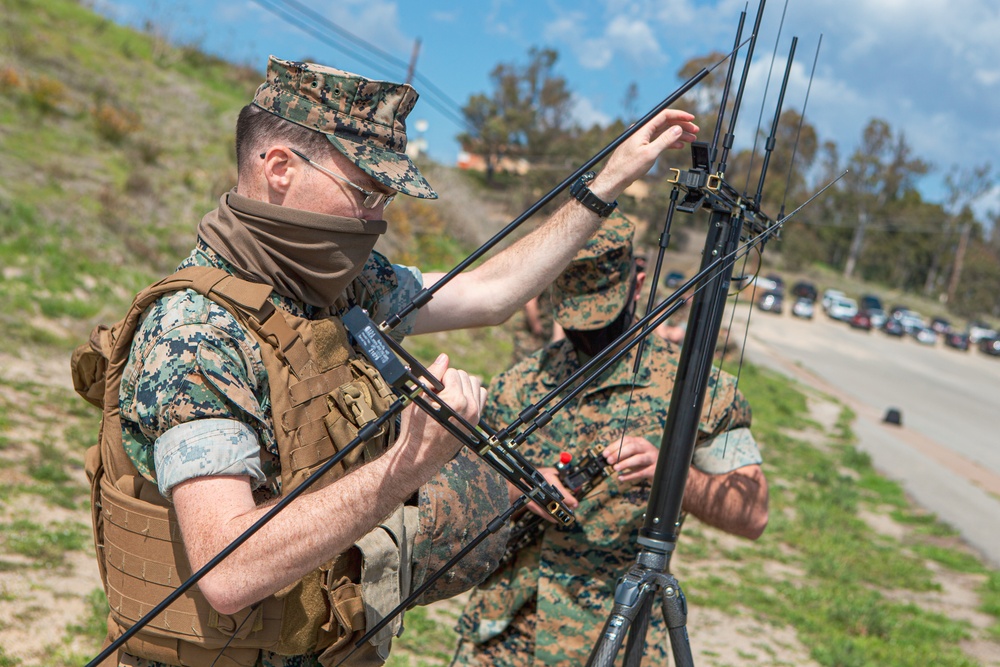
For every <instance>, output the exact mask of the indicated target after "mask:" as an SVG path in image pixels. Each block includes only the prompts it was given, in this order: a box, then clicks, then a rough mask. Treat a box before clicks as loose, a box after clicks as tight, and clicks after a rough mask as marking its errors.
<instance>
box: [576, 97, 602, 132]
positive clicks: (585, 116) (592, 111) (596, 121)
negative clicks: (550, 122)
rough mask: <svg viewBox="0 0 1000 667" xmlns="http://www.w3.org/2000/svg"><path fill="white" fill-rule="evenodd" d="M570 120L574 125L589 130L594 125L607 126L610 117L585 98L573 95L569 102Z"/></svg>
mask: <svg viewBox="0 0 1000 667" xmlns="http://www.w3.org/2000/svg"><path fill="white" fill-rule="evenodd" d="M569 115H570V120H571V122H572V123H573V124H574V125H578V126H580V127H583V128H589V127H592V126H594V125H607V124H608V123H610V122H611V120H612V119H611V117H610V116H608V114H606V113H604V112H603V111H601V110H600V109H598V108H597V107H596V106H594V104H593V102H591V101H590V99H588V98H586V97H581V96H579V95H575V94H574V95H573V98H572V100H571V101H570V112H569Z"/></svg>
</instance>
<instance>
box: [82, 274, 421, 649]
mask: <svg viewBox="0 0 1000 667" xmlns="http://www.w3.org/2000/svg"><path fill="white" fill-rule="evenodd" d="M185 289H191V290H194V291H196V292H198V293H200V294H202V295H204V296H206V297H207V298H209V299H211V300H212V301H213V302H215V303H216V304H218V305H219V306H220V307H222V308H224V309H226V310H227V311H228V312H229V313H230V314H232V315H233V316H234V317H235V318H236V319H237V321H239V322H240V323H241V324H242V325H243V326H244V327H245V328H246V329H247V330H248V331H249V332H252V334H253V335H254V337H255V338H256V339H257V340H258V342H259V344H260V351H261V358H262V361H263V362H264V367H265V370H266V371H267V375H268V383H269V384H270V387H271V392H270V398H271V410H272V416H273V422H274V430H275V438H276V440H277V444H278V452H279V458H280V462H281V483H282V490H283V491H284V492H287V491H290V490H291V489H293V488H295V487H296V486H298V485H299V484H301V483H302V482H303V481H304V480H305V479H307V478H309V477H310V476H311V475H312V474H313V472H314V471H315V469H316V468H317V467H319V466H320V465H322V464H323V463H324V462H325V461H326V460H328V459H329V458H330V457H331V456H332V455H333V454H335V453H336V452H337V451H338V450H339V448H341V447H343V446H344V445H346V444H347V443H348V442H350V441H351V440H353V439H354V437H355V436H356V435H357V432H358V430H359V429H360V428H361V427H362V426H364V424H366V423H367V422H369V421H371V420H372V419H375V418H377V416H378V415H380V414H382V413H384V412H385V410H386V409H387V407H388V405H389V403H390V402H391V400H392V392H391V389H390V388H389V387H388V386H387V385H385V383H384V382H383V381H382V378H381V377H380V376H379V375H378V373H377V372H376V371H375V370H374V369H373V368H372V367H371V366H370V365H369V364H367V362H365V361H364V360H362V359H360V358H357V356H356V355H355V353H354V352H353V350H352V349H351V347H350V345H349V342H348V338H347V333H346V331H345V330H344V328H343V325H342V324H341V323H340V322H339V320H337V319H335V318H327V319H320V320H312V321H310V320H305V319H303V318H299V317H295V316H292V315H289V314H287V313H285V312H284V311H281V310H278V309H277V308H275V307H274V305H273V304H272V303H271V301H270V298H269V297H270V294H271V288H270V287H269V286H268V285H263V284H256V283H250V282H247V281H244V280H241V279H238V278H236V277H234V276H232V275H230V274H228V273H226V272H225V271H222V270H220V269H214V268H209V267H189V268H187V269H182V270H181V271H178V272H177V273H175V274H174V275H172V276H170V277H168V278H166V279H164V280H162V281H160V282H158V283H156V284H155V285H152V286H151V287H149V288H147V289H145V290H143V291H142V292H140V293H139V295H138V296H137V297H136V299H135V300H134V302H133V304H132V307H131V308H130V309H129V312H128V314H127V315H126V317H125V318H124V319H123V320H122V321H121V322H119V323H117V324H116V325H114V326H113V327H111V328H110V329H109V328H107V327H99V328H97V329H95V331H94V333H93V334H92V336H91V340H90V344H89V348H81V349H80V350H78V352H77V354H74V359H73V369H74V380H75V384H76V386H77V390H78V391H79V392H80V393H81V395H83V396H84V398H87V400H90V401H91V402H93V403H95V404H98V405H100V406H101V407H102V408H103V411H104V418H103V421H102V426H101V445H100V449H99V451H98V450H97V448H92V451H91V452H88V456H87V473H88V476H89V477H90V479H91V484H92V501H93V508H94V512H93V514H94V516H93V519H94V530H95V543H96V546H97V549H98V560H99V563H100V568H101V575H102V578H103V579H104V582H105V589H106V591H107V594H108V601H109V604H110V607H111V616H110V618H109V638H110V639H111V640H114V639H115V638H116V637H118V636H121V634H122V633H123V632H124V631H125V630H126V629H127V628H129V627H131V626H132V625H133V624H134V623H135V622H136V621H137V620H138V619H140V618H141V617H142V616H144V615H145V614H146V613H147V612H149V611H150V610H151V609H153V608H154V607H155V606H156V605H157V604H159V603H160V602H161V601H162V600H163V599H164V598H165V597H166V596H167V595H168V594H169V593H171V592H172V591H173V590H174V589H175V588H176V587H177V586H178V585H179V584H180V583H181V582H183V581H184V580H186V579H187V578H188V577H189V576H190V575H191V568H190V565H189V564H188V561H187V557H186V554H185V551H184V546H183V543H182V540H181V535H180V530H179V528H178V526H177V518H176V515H175V513H174V510H173V508H172V506H171V505H169V503H167V502H166V501H165V500H164V499H163V498H162V497H161V496H160V495H159V493H158V491H157V490H156V486H155V484H153V483H151V482H149V481H148V480H146V479H144V478H143V477H141V476H140V475H139V473H138V471H137V470H136V469H135V467H134V465H132V463H131V460H130V459H129V458H128V456H127V454H125V451H124V448H123V446H122V434H121V416H120V414H119V408H118V403H119V396H118V394H119V391H120V384H121V378H122V373H123V370H124V367H125V365H126V364H127V362H128V358H129V353H130V350H131V345H132V338H133V336H134V335H135V331H136V329H137V327H138V325H139V323H140V321H141V318H142V316H143V314H144V312H145V311H146V309H147V308H149V306H151V305H152V304H153V303H154V302H155V301H156V300H157V299H159V298H160V297H162V296H164V295H166V294H169V293H172V292H176V291H180V290H185ZM78 376H80V378H79V381H77V380H78ZM99 396H101V397H102V398H103V400H101V399H98V397H99ZM391 435H392V433H391V429H389V428H383V430H382V432H381V433H380V434H379V436H377V437H376V438H373V440H372V441H370V442H368V443H366V444H365V447H364V448H363V450H362V448H358V451H355V452H352V453H351V454H350V455H348V456H346V457H345V458H344V459H343V460H342V461H340V462H339V463H338V465H337V466H334V468H333V469H332V470H331V471H330V473H329V474H328V475H327V476H326V479H323V480H319V481H318V482H317V483H316V484H314V488H320V487H322V486H323V485H324V484H328V483H330V482H331V481H333V480H335V479H337V478H339V477H340V476H342V475H343V474H344V473H345V472H346V471H347V470H348V469H350V467H351V466H352V465H354V464H355V463H357V462H358V461H359V460H360V458H361V457H362V455H364V456H365V458H366V459H367V458H370V457H372V456H374V455H377V454H379V453H381V451H383V450H384V448H385V447H386V446H388V443H389V442H391ZM262 453H263V452H262ZM311 490H313V489H311ZM345 509H346V508H345ZM401 511H402V508H400V510H399V512H401ZM411 519H412V517H411ZM407 523H409V524H410V527H411V530H409V531H405V530H404V531H403V532H402V534H398V533H399V529H397V530H393V528H394V526H393V527H390V526H388V525H387V526H385V527H384V528H376V529H375V531H373V533H374V532H378V533H380V534H381V533H383V532H384V531H389V532H390V533H391V534H392V539H380V538H373V537H372V536H371V534H370V535H369V536H366V538H364V539H362V540H360V541H359V543H358V545H357V546H355V547H352V548H351V549H349V550H348V551H347V552H345V553H343V554H341V555H339V556H338V557H337V558H335V559H333V560H332V561H330V562H329V563H327V564H326V565H325V566H323V567H321V568H320V569H318V570H316V571H314V572H313V573H311V574H309V575H307V576H306V577H305V578H303V579H302V580H301V581H299V582H298V583H296V584H294V585H292V586H290V587H288V588H286V589H285V590H283V591H280V592H279V593H278V594H276V595H275V596H272V597H269V598H266V599H265V600H263V601H261V602H260V603H257V604H256V605H253V606H252V607H251V608H248V609H244V610H241V611H240V612H238V613H236V614H233V615H229V616H225V615H220V614H218V613H216V612H215V611H214V610H213V609H212V608H211V606H210V605H209V604H208V602H207V601H206V600H205V598H204V597H203V596H202V595H201V593H200V591H199V590H198V589H197V588H196V587H195V588H192V589H189V590H188V591H187V592H186V593H185V594H184V595H183V596H181V597H180V598H179V599H178V600H176V601H175V602H174V603H173V604H171V605H170V607H169V608H168V609H167V610H166V611H164V612H163V613H161V614H160V615H158V616H157V617H156V618H155V619H154V620H153V621H152V622H151V623H150V624H149V625H147V626H146V627H144V628H143V629H142V630H141V631H139V632H138V633H137V634H136V635H135V636H134V637H133V638H131V639H130V640H129V641H128V642H127V643H126V644H125V651H126V652H127V653H129V654H131V655H135V656H139V657H145V658H148V659H152V660H156V661H160V662H164V663H167V664H171V665H184V666H189V665H190V666H191V667H195V666H197V665H201V664H208V663H211V662H212V660H214V659H215V658H216V656H217V655H218V654H219V651H220V650H221V649H222V647H224V646H226V645H227V642H228V647H226V648H225V650H224V652H223V655H222V657H221V659H220V661H219V663H218V664H219V665H223V664H226V665H230V666H232V667H250V666H251V665H254V664H256V662H257V659H258V654H259V650H260V649H267V650H269V651H273V652H275V653H278V654H281V655H299V654H303V653H308V652H313V651H324V654H323V656H321V658H320V660H321V662H322V663H323V664H327V663H329V662H330V660H331V659H335V657H337V656H342V655H344V654H345V652H346V650H347V649H348V648H350V645H351V644H353V642H354V641H356V640H357V638H358V637H360V636H361V634H363V633H364V631H365V627H366V624H367V623H371V622H372V621H373V618H377V617H378V615H377V614H376V616H374V617H373V616H372V614H373V609H376V610H378V609H387V608H391V607H392V606H394V605H395V603H397V602H398V600H399V599H400V595H399V585H400V584H399V580H400V578H404V579H407V580H408V576H406V577H402V575H403V574H406V575H408V572H409V568H408V565H403V563H405V562H406V560H408V559H406V560H404V559H402V558H400V553H399V550H400V549H402V550H403V552H404V554H405V553H406V552H407V551H408V549H407V547H406V542H407V541H412V539H413V534H414V533H415V528H414V527H413V526H414V524H413V522H412V520H411V521H408V522H407ZM317 529H322V527H317ZM373 545H379V546H378V549H374V550H373ZM397 545H399V546H397ZM379 550H381V551H385V550H390V551H392V552H393V553H392V554H388V553H381V551H379ZM386 564H389V567H385V565H386ZM379 569H383V570H385V574H384V575H383V576H381V579H385V577H388V578H389V579H391V580H393V585H392V586H388V588H393V587H394V592H392V591H389V592H387V590H388V589H387V586H386V582H385V581H380V576H379V575H378V574H376V572H375V571H376V570H379ZM362 582H367V583H365V586H366V588H365V590H366V591H367V590H368V586H371V588H372V591H373V599H372V600H371V603H372V604H374V605H375V606H374V607H372V604H366V603H365V601H363V600H362V597H361V583H362ZM405 583H406V582H405V581H404V584H405ZM375 597H378V598H379V599H377V600H376V599H374V598H375ZM366 598H367V594H366ZM366 617H367V619H366ZM398 627H399V621H398V619H397V621H396V622H395V623H394V624H393V625H391V626H390V628H391V630H392V631H395V630H396V629H398ZM234 633H235V635H234ZM385 635H386V633H380V637H379V638H378V640H379V641H378V642H374V641H373V644H377V645H373V644H368V645H366V646H365V647H364V648H363V649H362V650H360V651H358V652H357V653H355V655H354V656H352V661H351V662H352V664H372V665H377V664H381V662H384V660H385V655H386V654H387V650H388V639H389V638H390V637H391V635H389V636H385Z"/></svg>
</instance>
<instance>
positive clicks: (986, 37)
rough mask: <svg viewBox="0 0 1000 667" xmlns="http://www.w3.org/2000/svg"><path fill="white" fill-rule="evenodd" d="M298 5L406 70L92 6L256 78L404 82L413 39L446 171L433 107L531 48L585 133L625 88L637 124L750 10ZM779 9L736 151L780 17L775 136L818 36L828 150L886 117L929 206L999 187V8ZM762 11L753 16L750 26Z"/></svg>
mask: <svg viewBox="0 0 1000 667" xmlns="http://www.w3.org/2000/svg"><path fill="white" fill-rule="evenodd" d="M282 1H283V0H267V2H266V4H270V5H274V4H279V3H281V2H282ZM298 1H299V2H301V4H303V5H305V6H307V7H308V8H310V9H311V10H313V11H315V12H316V13H317V14H319V15H321V16H322V17H324V18H326V19H328V20H330V21H332V22H334V23H336V24H337V25H339V26H341V27H343V28H345V29H346V30H348V31H350V32H351V33H353V34H356V35H358V36H359V37H361V38H362V39H364V40H366V41H368V42H371V43H374V44H376V45H378V47H379V48H380V49H382V50H383V51H385V52H386V53H388V54H390V55H391V56H392V57H393V58H394V59H395V60H396V61H398V62H399V63H400V64H399V65H386V64H385V62H384V61H383V60H381V59H378V58H377V57H375V56H372V55H371V54H369V53H367V52H365V51H362V50H359V49H357V48H356V47H352V46H351V45H350V44H343V48H341V49H337V48H334V47H332V46H330V45H329V44H328V43H325V42H323V41H321V40H319V39H316V38H314V37H312V36H311V35H309V34H307V33H306V32H305V31H303V30H302V29H301V28H299V27H296V26H295V25H293V24H291V23H289V22H287V21H286V20H284V19H282V18H281V17H279V16H278V15H276V14H274V13H272V12H271V11H268V10H267V9H266V8H265V7H264V4H265V0H260V1H259V2H258V1H257V0H200V1H196V0H94V5H95V8H96V9H98V11H101V12H102V13H104V14H106V15H108V16H110V17H111V18H113V19H115V20H117V21H119V22H122V23H127V24H131V25H135V26H142V25H143V24H144V23H145V22H146V21H147V20H149V21H152V23H153V24H154V25H155V26H157V30H158V31H160V33H161V34H162V35H163V36H165V37H167V38H168V39H170V40H172V41H178V42H183V43H193V44H197V45H199V46H200V47H201V48H203V49H205V50H206V51H209V52H211V53H216V54H219V55H222V56H225V57H226V58H228V59H230V60H233V61H235V62H239V63H244V64H249V65H252V66H254V67H255V68H257V69H259V70H261V71H262V70H263V68H264V65H265V63H266V61H267V56H268V55H270V54H274V55H276V56H279V57H282V58H289V59H310V60H313V61H315V62H321V63H323V64H327V65H331V66H334V67H339V68H341V69H346V70H351V71H354V72H358V73H362V74H365V75H366V76H371V77H373V78H386V79H390V80H403V79H404V78H405V76H406V70H405V65H404V63H406V62H407V61H409V58H410V54H411V51H412V49H413V45H414V42H415V40H416V39H418V38H419V39H420V40H421V48H420V53H419V57H418V59H417V72H418V75H419V76H420V77H421V79H422V80H423V81H429V82H430V83H431V84H432V85H433V86H434V87H435V88H436V89H437V90H440V91H441V93H443V96H444V98H442V97H439V96H437V95H434V97H435V101H436V104H434V105H432V104H430V103H429V98H430V97H431V93H430V91H428V90H427V86H426V85H423V86H422V85H421V82H420V80H418V81H417V82H416V87H417V89H418V91H420V90H421V88H422V87H423V88H424V89H425V91H424V96H423V97H424V99H423V100H422V101H421V102H420V103H418V104H417V108H416V109H415V110H414V112H413V114H412V116H411V119H412V120H414V121H415V120H417V119H423V120H425V121H426V123H427V131H426V137H425V138H426V139H427V141H428V144H429V150H430V153H431V154H432V155H433V156H434V157H435V158H436V159H438V160H440V161H442V162H445V163H453V162H454V160H455V158H456V156H457V153H458V150H459V148H458V144H457V143H456V142H455V141H454V136H455V134H457V133H458V132H459V131H461V128H460V127H459V126H458V125H457V124H456V122H455V121H453V120H452V119H450V118H448V117H447V116H446V115H444V114H442V113H440V112H439V111H438V110H437V109H436V108H435V106H441V105H448V104H449V103H448V102H447V101H446V100H445V98H447V100H451V101H453V102H454V103H456V104H457V105H459V106H460V105H463V104H465V102H466V101H467V100H468V98H469V95H471V94H474V93H477V92H488V91H489V90H490V81H489V72H490V70H491V69H492V68H493V67H494V66H495V65H496V64H497V63H498V62H518V63H523V62H525V60H526V58H527V53H528V50H529V49H530V48H531V47H533V46H538V47H550V48H554V49H556V50H557V51H558V52H559V54H560V59H559V62H558V64H557V73H558V74H559V75H561V76H563V77H564V78H565V79H566V80H567V81H568V83H569V87H570V89H571V90H572V91H573V92H574V93H575V94H576V98H575V100H574V111H573V116H574V118H575V119H576V120H578V121H579V122H581V123H583V124H588V123H591V122H594V121H606V120H608V119H611V118H614V117H616V116H622V115H624V106H623V100H624V99H625V94H626V90H627V88H628V86H629V84H630V83H632V82H635V83H636V84H637V85H638V90H639V100H638V107H639V112H640V113H641V112H644V111H645V110H648V109H649V108H652V107H653V106H654V105H655V104H656V103H657V102H659V101H660V100H661V99H662V98H663V97H665V96H666V95H667V94H669V93H670V92H671V91H672V90H674V89H675V88H676V87H677V85H678V84H679V81H678V79H677V76H676V73H677V71H678V69H679V68H680V67H681V66H682V65H683V64H684V63H685V62H686V61H687V60H688V59H690V58H692V57H696V56H701V55H705V54H707V53H709V52H710V51H712V50H719V51H728V50H729V49H730V48H731V46H732V41H733V37H734V35H735V28H736V24H737V21H738V18H739V13H740V11H741V10H742V9H743V8H744V6H745V3H744V2H743V1H739V2H737V1H733V0H704V1H702V0H671V1H669V2H664V1H663V0H577V1H575V2H556V1H555V0H530V1H526V0H522V1H516V0H483V1H481V2H468V1H467V2H454V1H452V2H445V1H444V0H424V1H422V2H396V1H390V0H339V1H334V0H298ZM785 6H786V5H785V3H784V2H783V1H782V0H770V2H768V3H767V5H766V10H765V15H764V22H763V25H762V29H761V35H760V37H759V43H758V47H757V53H756V56H755V64H754V66H753V68H752V71H751V75H750V81H749V84H748V90H747V94H746V97H745V102H746V106H745V107H744V112H743V114H742V116H741V124H740V126H739V128H738V129H737V135H738V138H737V141H738V142H739V141H740V139H741V138H742V139H744V140H746V139H747V138H748V137H749V138H750V140H752V137H753V131H754V126H755V125H756V124H757V119H758V117H759V115H760V109H761V96H762V94H763V92H764V89H765V86H764V82H765V80H766V79H767V76H768V70H769V68H770V64H771V58H772V53H773V52H774V50H775V43H776V36H777V30H778V26H779V23H780V22H781V17H782V14H783V13H784V14H785V21H784V27H783V29H782V34H781V39H780V41H779V42H778V53H777V59H776V61H775V66H774V74H773V75H772V77H771V78H772V81H771V88H770V92H769V93H768V94H769V95H770V97H769V99H768V101H767V104H766V107H765V110H764V119H765V123H766V122H767V119H768V118H769V116H770V114H771V113H772V110H773V104H774V102H773V99H774V95H775V91H776V90H777V81H778V80H780V77H781V73H782V72H783V71H784V60H785V54H787V52H788V48H789V44H790V40H791V38H792V36H797V37H798V38H799V45H798V52H797V55H796V58H795V64H794V66H793V70H792V77H791V83H790V86H789V91H788V93H787V96H786V101H785V104H786V107H787V106H792V107H795V108H799V109H801V106H802V102H803V100H804V98H805V93H806V87H807V85H808V80H809V73H810V70H811V68H812V62H813V56H814V54H815V51H816V45H817V42H818V40H819V37H820V35H821V34H822V36H823V44H822V49H821V52H820V56H819V64H818V65H817V69H816V77H815V79H814V81H813V84H812V89H811V92H810V96H809V103H808V108H807V109H806V119H807V121H808V122H810V123H812V124H813V125H814V126H815V127H816V128H817V130H818V131H819V134H820V137H821V138H822V139H823V140H827V139H829V140H833V141H835V142H836V143H837V144H838V145H839V146H840V150H841V155H842V156H843V157H845V158H846V157H847V156H848V155H850V153H852V152H853V151H854V150H855V148H856V147H857V145H858V143H859V139H860V136H861V131H862V129H863V128H864V126H865V125H866V124H867V122H868V121H869V119H871V118H873V117H879V118H883V119H885V120H887V121H888V122H889V123H890V125H891V126H892V128H893V129H894V130H895V131H897V132H899V131H902V132H903V133H905V136H906V140H907V142H908V143H909V144H910V145H911V146H912V148H913V149H914V153H915V155H916V156H918V157H921V158H923V159H925V160H927V161H929V162H931V163H933V164H934V165H936V166H937V170H936V171H935V172H933V173H932V174H931V175H929V176H928V177H926V178H925V179H924V180H923V182H922V183H921V188H922V190H923V191H924V194H925V196H926V197H927V198H928V199H930V200H933V201H940V200H941V199H942V197H943V186H942V184H943V179H944V175H945V172H946V171H947V170H949V169H952V168H953V167H955V166H956V165H958V166H972V165H979V164H982V163H984V162H991V163H992V164H993V165H994V170H993V171H994V174H995V175H996V174H997V173H998V172H1000V160H998V159H997V157H996V156H997V152H998V149H1000V37H998V36H1000V3H998V2H996V0H790V1H789V2H788V4H787V10H785ZM755 12H756V4H751V6H750V8H749V14H750V16H749V18H748V23H750V22H752V19H753V14H754V13H755ZM330 37H331V39H335V40H337V43H343V40H342V39H340V38H338V37H337V36H336V35H334V34H331V36H330ZM740 65H741V66H742V60H741V61H740ZM679 106H683V103H682V104H680V105H679ZM455 113H457V109H456V110H455ZM414 125H415V124H412V123H411V125H410V127H411V132H412V128H413V127H414ZM704 129H705V130H708V131H710V128H704ZM976 210H977V211H978V212H979V213H980V215H981V216H982V214H984V213H985V212H986V211H988V210H991V211H995V212H998V213H1000V187H997V188H995V189H994V190H993V192H992V193H990V194H989V195H988V196H986V197H984V198H982V199H981V200H980V201H979V202H977V205H976Z"/></svg>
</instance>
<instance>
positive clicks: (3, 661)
mask: <svg viewBox="0 0 1000 667" xmlns="http://www.w3.org/2000/svg"><path fill="white" fill-rule="evenodd" d="M20 664H21V661H20V660H18V659H17V658H15V657H13V656H9V655H7V652H6V651H4V650H3V647H2V646H0V667H18V665H20Z"/></svg>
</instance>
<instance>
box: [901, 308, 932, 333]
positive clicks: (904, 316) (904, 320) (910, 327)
mask: <svg viewBox="0 0 1000 667" xmlns="http://www.w3.org/2000/svg"><path fill="white" fill-rule="evenodd" d="M898 319H899V323H900V324H902V325H903V329H904V330H905V331H906V333H908V334H912V333H913V332H914V331H916V330H917V329H923V328H924V327H925V326H926V325H925V324H924V316H923V315H921V314H920V313H918V312H916V311H913V310H904V311H903V312H901V313H900V314H899V318H898Z"/></svg>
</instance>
